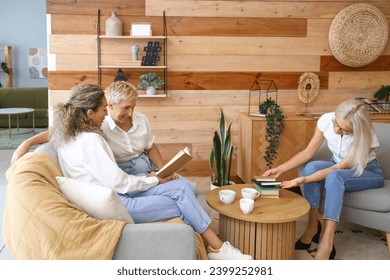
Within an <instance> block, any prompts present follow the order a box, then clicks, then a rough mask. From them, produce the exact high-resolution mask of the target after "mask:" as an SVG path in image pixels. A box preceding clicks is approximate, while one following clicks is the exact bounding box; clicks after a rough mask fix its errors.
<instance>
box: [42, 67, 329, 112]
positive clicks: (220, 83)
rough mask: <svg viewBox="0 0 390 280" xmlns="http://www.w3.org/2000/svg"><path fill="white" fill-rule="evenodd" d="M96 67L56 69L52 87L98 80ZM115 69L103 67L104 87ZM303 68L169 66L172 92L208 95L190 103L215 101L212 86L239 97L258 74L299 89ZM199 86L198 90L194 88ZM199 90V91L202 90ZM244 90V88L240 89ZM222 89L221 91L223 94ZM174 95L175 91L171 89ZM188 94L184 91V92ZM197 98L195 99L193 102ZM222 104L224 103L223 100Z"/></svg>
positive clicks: (133, 74)
mask: <svg viewBox="0 0 390 280" xmlns="http://www.w3.org/2000/svg"><path fill="white" fill-rule="evenodd" d="M94 70H95V71H91V70H89V71H86V70H82V71H81V70H71V71H65V70H57V71H50V72H49V87H50V88H51V89H56V90H60V89H69V88H71V87H72V86H73V85H75V84H76V83H79V82H80V81H82V80H85V79H88V80H89V81H90V82H94V83H97V69H94ZM122 70H123V73H124V76H125V77H127V78H128V82H130V83H132V84H134V85H137V84H138V77H139V76H140V75H141V74H143V73H144V71H142V69H139V70H133V69H122ZM116 72H117V70H116V69H113V70H105V69H103V70H102V87H103V88H106V87H107V86H108V85H109V84H110V83H111V82H112V81H113V80H114V78H115V76H116ZM314 73H316V74H317V75H318V76H319V78H320V81H321V89H327V87H328V77H327V73H325V72H323V73H319V72H314ZM302 74H303V73H302V72H290V73H286V72H269V73H267V72H223V71H221V72H173V71H169V70H168V88H169V90H170V92H172V91H176V90H186V92H188V97H191V95H192V93H196V94H201V95H202V96H203V97H205V98H206V99H199V98H197V99H185V100H187V101H188V102H189V104H198V105H199V104H202V103H203V102H205V101H207V100H208V98H210V100H212V101H214V100H217V99H214V98H215V95H214V96H213V95H209V92H205V93H202V91H210V90H223V91H224V92H225V91H232V90H234V92H236V96H234V97H233V98H234V99H236V98H238V97H239V96H242V95H243V94H244V95H245V96H247V94H248V92H249V89H250V87H251V86H252V84H253V82H254V80H255V79H256V78H259V77H261V78H262V79H272V80H274V82H275V84H276V85H277V87H278V89H279V91H280V90H284V89H290V90H291V89H292V90H296V89H297V88H298V85H297V83H298V81H299V77H300V76H301V75H302ZM194 90H197V91H194ZM199 90H200V91H199ZM240 90H242V91H240ZM222 94H223V92H222V93H221V95H222ZM170 95H171V96H172V97H173V96H174V94H173V93H170ZM183 95H184V97H186V95H185V94H183ZM234 99H230V100H226V101H227V102H230V101H234ZM194 100H196V102H195V103H194ZM148 102H151V104H154V103H155V102H161V100H160V101H156V100H148ZM220 104H222V103H220Z"/></svg>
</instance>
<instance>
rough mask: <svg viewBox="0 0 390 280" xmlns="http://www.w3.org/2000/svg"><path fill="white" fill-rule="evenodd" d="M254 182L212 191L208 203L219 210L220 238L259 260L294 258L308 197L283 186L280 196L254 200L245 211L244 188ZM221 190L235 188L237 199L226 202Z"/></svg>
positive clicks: (207, 199) (307, 205)
mask: <svg viewBox="0 0 390 280" xmlns="http://www.w3.org/2000/svg"><path fill="white" fill-rule="evenodd" d="M245 187H252V188H253V185H252V184H238V185H231V186H224V187H220V188H217V189H214V190H212V191H210V192H209V193H208V195H207V197H206V201H207V204H208V205H209V206H210V207H211V208H212V209H214V210H215V211H217V212H219V237H220V238H221V240H222V241H229V242H230V243H231V244H232V245H233V246H235V247H236V248H238V249H239V250H241V252H243V253H245V254H250V255H251V256H252V257H253V258H254V259H256V260H291V259H295V249H294V243H295V228H296V220H297V219H299V218H300V217H302V216H304V215H306V214H307V213H308V212H309V209H310V206H309V203H308V202H307V201H306V199H305V198H303V197H302V196H300V195H298V194H296V193H293V192H291V191H288V190H284V189H281V190H280V197H279V198H262V197H261V196H260V197H259V198H257V199H256V200H255V206H254V209H253V211H252V212H251V213H250V214H247V215H245V214H243V213H242V212H241V210H240V205H239V200H240V198H241V189H242V188H245ZM222 189H229V190H234V191H235V192H236V199H235V200H234V202H233V203H232V204H228V205H226V204H223V203H222V202H221V201H220V200H219V195H218V192H219V191H220V190H222Z"/></svg>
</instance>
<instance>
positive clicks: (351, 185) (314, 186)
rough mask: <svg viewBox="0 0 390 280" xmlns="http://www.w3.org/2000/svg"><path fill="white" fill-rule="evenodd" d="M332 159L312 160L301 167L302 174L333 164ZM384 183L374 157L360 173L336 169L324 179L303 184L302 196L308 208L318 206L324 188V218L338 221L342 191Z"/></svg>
mask: <svg viewBox="0 0 390 280" xmlns="http://www.w3.org/2000/svg"><path fill="white" fill-rule="evenodd" d="M335 164H336V163H335V162H334V161H312V162H309V163H308V164H307V165H306V166H305V168H304V169H303V176H309V175H311V174H313V173H315V172H317V171H318V170H322V169H325V168H328V167H330V166H333V165H335ZM383 184H384V177H383V173H382V169H381V168H380V166H379V164H378V161H377V160H376V159H375V160H373V161H371V162H370V163H368V164H367V166H366V168H365V169H364V171H363V173H362V175H360V176H358V177H356V176H354V171H353V170H351V169H337V170H334V171H332V172H330V173H329V174H328V176H326V178H325V180H323V181H320V182H312V183H307V184H304V185H303V196H304V197H305V198H306V199H307V201H308V202H309V204H310V208H319V206H320V202H321V193H322V191H323V189H325V205H324V219H328V220H333V221H336V222H339V219H340V214H341V210H342V207H343V200H344V192H357V191H364V190H368V189H375V188H380V187H382V186H383Z"/></svg>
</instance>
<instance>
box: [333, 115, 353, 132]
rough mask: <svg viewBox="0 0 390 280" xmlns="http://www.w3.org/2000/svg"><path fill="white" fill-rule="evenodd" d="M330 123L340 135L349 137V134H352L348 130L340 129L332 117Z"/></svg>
mask: <svg viewBox="0 0 390 280" xmlns="http://www.w3.org/2000/svg"><path fill="white" fill-rule="evenodd" d="M332 122H333V126H334V127H335V128H336V129H338V130H339V131H340V132H341V135H349V134H351V133H352V131H350V130H348V129H345V128H342V127H341V126H340V125H339V124H338V123H337V121H336V117H333V119H332Z"/></svg>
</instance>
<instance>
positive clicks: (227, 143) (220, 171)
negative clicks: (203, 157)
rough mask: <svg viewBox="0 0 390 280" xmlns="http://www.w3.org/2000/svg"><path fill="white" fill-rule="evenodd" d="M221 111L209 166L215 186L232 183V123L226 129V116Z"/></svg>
mask: <svg viewBox="0 0 390 280" xmlns="http://www.w3.org/2000/svg"><path fill="white" fill-rule="evenodd" d="M220 110H221V119H220V123H219V131H217V130H216V131H215V132H214V137H213V148H212V150H211V153H210V159H209V165H210V169H211V183H212V185H214V186H218V187H220V186H226V185H229V182H230V170H231V166H232V159H233V153H234V147H233V146H232V138H231V134H230V129H231V126H232V122H230V123H229V126H228V128H227V129H226V120H225V115H224V113H223V111H222V109H220Z"/></svg>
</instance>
